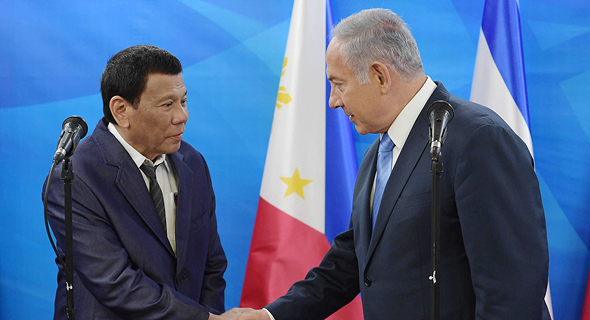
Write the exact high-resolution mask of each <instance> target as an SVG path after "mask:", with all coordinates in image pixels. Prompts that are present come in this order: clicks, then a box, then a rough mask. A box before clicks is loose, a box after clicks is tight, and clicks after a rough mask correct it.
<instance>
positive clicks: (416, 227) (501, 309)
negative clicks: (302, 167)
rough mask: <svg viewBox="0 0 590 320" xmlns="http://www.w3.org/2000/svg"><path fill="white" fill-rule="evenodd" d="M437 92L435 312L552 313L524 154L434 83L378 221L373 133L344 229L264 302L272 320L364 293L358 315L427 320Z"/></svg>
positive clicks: (326, 309) (534, 187) (539, 215)
mask: <svg viewBox="0 0 590 320" xmlns="http://www.w3.org/2000/svg"><path fill="white" fill-rule="evenodd" d="M437 100H445V101H448V102H449V103H450V104H451V105H452V106H453V107H454V109H455V117H454V119H453V120H452V122H451V123H450V124H449V126H448V136H447V138H446V142H445V143H444V146H443V148H442V154H443V156H442V161H443V163H444V172H443V173H442V176H441V189H442V201H441V202H442V203H441V211H442V213H441V214H442V217H441V248H440V250H441V252H440V254H441V260H440V268H439V272H438V274H437V278H438V281H439V284H440V295H441V300H440V309H441V315H440V318H441V319H498V320H500V319H501V320H505V319H527V320H531V319H543V317H544V316H545V317H546V316H548V313H547V309H546V306H545V303H544V299H543V298H544V295H545V290H546V288H547V276H548V262H549V258H548V256H549V255H548V248H547V236H546V229H545V215H544V211H543V205H542V202H541V194H540V191H539V183H538V180H537V176H536V174H535V171H534V168H533V160H532V158H531V155H530V154H529V151H528V149H527V147H526V145H525V144H524V143H523V141H522V140H521V139H520V138H519V137H518V136H517V135H516V134H515V133H514V132H513V131H512V130H511V129H510V128H509V126H508V125H507V124H506V123H505V122H504V121H503V120H502V119H501V118H500V117H499V116H498V115H497V114H495V113H494V112H493V111H491V110H490V109H488V108H485V107H482V106H480V105H477V104H474V103H471V102H469V101H465V100H463V99H460V98H458V97H455V96H453V95H451V94H449V93H448V92H447V90H446V89H445V88H444V87H443V85H442V84H441V83H438V82H437V89H436V90H435V92H434V93H433V94H432V96H431V97H430V99H429V101H428V102H427V104H426V105H425V107H424V109H423V110H422V112H421V114H420V116H419V117H418V119H417V120H416V122H415V124H414V126H413V128H412V130H411V132H410V135H409V136H408V139H407V141H406V143H405V145H404V147H403V149H402V152H401V154H400V156H399V158H398V160H397V162H396V164H395V167H394V169H393V171H392V173H391V176H390V178H389V181H388V183H387V186H386V188H385V191H384V196H383V200H382V202H381V206H380V209H379V215H378V217H377V222H376V225H375V230H374V231H373V232H371V219H370V210H369V199H370V194H371V188H372V184H373V180H374V176H375V167H376V159H377V150H378V145H379V142H378V139H377V141H375V143H373V145H372V146H371V147H370V148H369V149H368V150H367V152H366V154H365V156H364V159H363V161H362V164H361V166H360V168H359V172H358V176H357V180H356V184H355V189H354V200H353V209H352V215H351V222H350V230H348V231H345V232H343V233H342V234H340V235H338V236H337V237H336V238H335V239H334V243H333V245H332V248H331V249H330V251H329V252H328V253H327V254H326V256H325V257H324V260H323V261H322V263H321V264H320V266H319V267H317V268H314V269H312V270H311V271H310V272H309V274H308V275H307V277H306V279H305V280H303V281H300V282H298V283H296V284H295V285H293V286H292V287H291V289H290V290H289V292H288V293H287V294H286V295H285V296H283V297H281V298H279V299H278V300H277V301H275V302H273V303H271V304H270V305H268V306H267V308H268V309H269V310H270V311H271V313H272V314H273V315H274V316H275V318H276V320H288V319H323V318H325V317H326V316H328V315H329V314H331V313H333V312H334V311H335V310H337V309H339V308H340V307H342V306H343V305H345V304H346V303H348V302H349V301H351V300H352V299H353V298H354V297H355V296H356V295H357V294H358V293H359V292H360V293H361V298H362V302H363V311H364V315H365V319H372V320H383V319H396V320H406V319H407V320H417V319H423V320H428V319H430V281H429V276H430V274H431V257H430V256H431V251H430V248H431V237H430V232H431V229H430V225H431V223H430V221H431V199H432V195H431V190H432V174H431V172H430V167H431V160H430V148H429V131H428V129H429V121H428V116H427V114H426V109H427V107H428V106H429V105H430V104H431V103H432V102H434V101H437ZM326 192H330V190H326Z"/></svg>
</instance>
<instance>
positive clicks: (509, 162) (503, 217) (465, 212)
mask: <svg viewBox="0 0 590 320" xmlns="http://www.w3.org/2000/svg"><path fill="white" fill-rule="evenodd" d="M455 199H456V205H457V211H458V215H459V219H460V223H461V230H462V233H463V239H464V244H465V250H466V253H467V257H468V259H469V265H470V268H471V277H472V281H473V290H474V293H475V297H476V310H475V313H476V319H541V318H542V316H541V314H542V312H543V311H542V310H543V308H544V300H543V298H544V296H545V291H546V289H547V273H548V262H549V258H548V257H549V255H548V247H547V235H546V229H545V215H544V211H543V205H542V201H541V194H540V190H539V183H538V180H537V176H536V174H535V171H534V168H533V161H532V158H531V156H530V154H529V152H528V149H527V148H526V146H525V145H524V143H523V142H522V140H520V138H519V137H518V136H517V135H516V134H515V133H514V132H512V131H511V130H509V129H506V128H503V127H500V126H494V125H484V126H482V127H480V128H478V129H476V130H475V131H473V132H472V134H471V136H469V137H467V139H466V143H465V145H464V148H463V150H462V151H461V152H460V158H459V160H458V162H457V167H456V177H455Z"/></svg>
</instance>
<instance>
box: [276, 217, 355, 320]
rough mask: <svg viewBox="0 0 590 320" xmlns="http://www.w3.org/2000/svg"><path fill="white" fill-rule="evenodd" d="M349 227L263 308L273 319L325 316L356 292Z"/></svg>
mask: <svg viewBox="0 0 590 320" xmlns="http://www.w3.org/2000/svg"><path fill="white" fill-rule="evenodd" d="M358 274H359V272H358V263H357V258H356V254H355V251H354V238H353V229H352V228H351V229H349V230H347V231H345V232H342V233H341V234H339V235H338V236H336V237H335V238H334V243H333V244H332V247H331V248H330V250H329V251H328V253H326V255H325V256H324V259H323V260H322V262H321V263H320V265H319V266H318V267H315V268H313V269H311V270H310V271H309V273H308V274H307V276H306V277H305V279H304V280H302V281H299V282H296V283H295V284H293V286H291V288H290V289H289V291H288V292H287V294H286V295H284V296H282V297H280V298H279V299H277V300H276V301H274V302H272V303H271V304H269V305H268V306H266V309H267V310H269V311H270V313H272V315H273V316H274V317H275V319H277V320H291V319H292V320H296V319H309V320H313V319H325V318H327V317H328V316H329V315H330V314H332V313H334V312H336V311H337V310H338V309H340V308H342V307H343V306H345V305H346V304H347V303H349V302H350V301H352V299H354V298H355V297H356V296H357V295H358V294H359V291H360V289H359V280H358Z"/></svg>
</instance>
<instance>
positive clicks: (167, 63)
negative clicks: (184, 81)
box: [100, 45, 182, 123]
mask: <svg viewBox="0 0 590 320" xmlns="http://www.w3.org/2000/svg"><path fill="white" fill-rule="evenodd" d="M181 72H182V64H181V63H180V61H179V60H178V59H177V58H176V57H175V56H174V55H172V54H171V53H170V52H168V51H166V50H163V49H160V48H158V47H155V46H150V45H138V46H133V47H130V48H127V49H125V50H122V51H120V52H118V53H117V54H115V55H114V56H113V57H112V58H111V59H110V60H109V62H108V63H107V66H106V68H105V69H104V71H103V73H102V79H101V81H100V91H101V92H102V104H103V112H104V116H105V118H106V119H107V120H108V121H109V122H112V123H117V122H116V121H115V119H114V118H113V115H112V114H111V110H110V108H109V103H110V101H111V98H112V97H114V96H121V97H122V98H123V99H125V100H127V101H128V102H129V103H131V104H132V105H133V106H136V105H137V103H138V102H139V97H140V96H141V94H142V93H143V91H144V89H145V85H146V83H147V79H148V76H149V75H150V74H154V73H156V74H167V75H177V74H180V73H181Z"/></svg>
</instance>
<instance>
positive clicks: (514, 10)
mask: <svg viewBox="0 0 590 320" xmlns="http://www.w3.org/2000/svg"><path fill="white" fill-rule="evenodd" d="M482 31H483V34H484V35H485V38H486V41H487V43H488V46H489V48H490V52H491V53H492V57H493V59H494V62H495V63H496V66H497V67H498V70H500V74H501V75H502V78H503V79H504V82H505V83H506V86H507V87H508V90H509V91H510V93H511V94H512V98H513V99H514V101H515V102H516V105H517V106H518V108H519V109H520V112H521V113H522V115H523V117H524V120H525V122H526V123H527V125H529V128H530V124H529V110H528V103H527V94H526V81H525V71H524V57H523V52H522V39H521V38H522V37H521V33H520V19H519V9H518V4H517V3H516V0H496V1H489V0H488V1H486V2H485V7H484V13H483V21H482Z"/></svg>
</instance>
